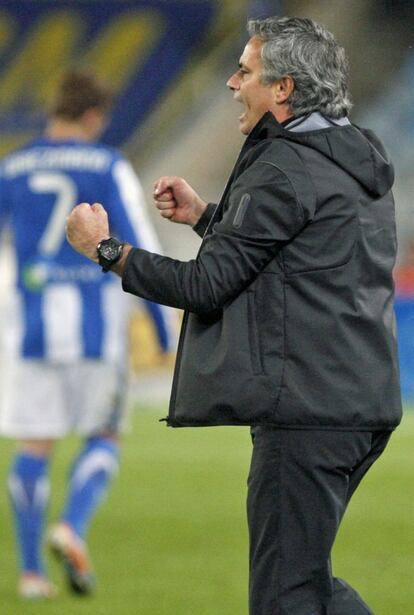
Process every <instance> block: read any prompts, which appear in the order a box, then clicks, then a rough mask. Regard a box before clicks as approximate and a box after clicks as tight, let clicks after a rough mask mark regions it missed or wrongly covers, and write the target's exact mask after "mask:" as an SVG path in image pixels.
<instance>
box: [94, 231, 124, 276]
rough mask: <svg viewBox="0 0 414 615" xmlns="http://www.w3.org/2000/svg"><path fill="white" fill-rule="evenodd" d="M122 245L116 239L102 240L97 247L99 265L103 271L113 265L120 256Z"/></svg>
mask: <svg viewBox="0 0 414 615" xmlns="http://www.w3.org/2000/svg"><path fill="white" fill-rule="evenodd" d="M122 248H123V244H122V243H121V242H119V241H118V240H117V239H114V238H113V237H110V238H109V239H104V240H103V241H101V242H100V244H99V245H98V246H97V252H98V258H99V263H100V265H101V266H102V267H103V269H104V270H107V269H108V267H110V266H111V265H112V264H113V263H115V262H116V261H117V260H118V259H119V257H120V256H121V254H122Z"/></svg>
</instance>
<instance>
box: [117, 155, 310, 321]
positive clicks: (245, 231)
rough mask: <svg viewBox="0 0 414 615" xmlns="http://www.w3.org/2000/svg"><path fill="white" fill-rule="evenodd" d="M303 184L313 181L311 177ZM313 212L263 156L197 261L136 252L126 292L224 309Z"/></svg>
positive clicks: (200, 309)
mask: <svg viewBox="0 0 414 615" xmlns="http://www.w3.org/2000/svg"><path fill="white" fill-rule="evenodd" d="M295 172H296V173H297V171H296V170H295ZM303 181H308V179H307V175H306V173H304V174H303ZM312 190H313V188H312V186H311V185H309V191H308V194H309V195H310V196H309V200H310V201H311V200H313V199H314V198H315V197H314V195H313V192H312ZM305 192H306V190H305ZM311 209H312V207H307V206H304V205H303V204H302V203H301V202H300V201H299V199H298V197H297V195H296V192H295V189H294V187H293V185H292V183H291V181H290V180H289V178H288V177H287V175H286V174H285V173H284V172H283V171H282V170H281V169H279V168H278V167H277V166H276V165H275V164H273V163H272V162H269V161H267V160H266V159H263V158H262V159H261V158H259V159H258V160H256V162H254V163H253V164H252V165H251V166H250V167H249V168H248V169H246V170H245V171H244V172H243V173H242V174H241V175H240V176H239V178H238V179H237V180H236V182H235V183H234V184H233V187H232V190H231V193H230V198H229V207H228V208H227V210H226V212H225V214H224V216H223V218H222V220H221V221H220V222H218V223H216V224H215V225H214V228H213V230H212V233H211V234H209V235H208V236H207V237H206V239H205V240H204V242H203V244H202V246H201V249H200V252H199V255H198V257H197V259H196V260H190V261H188V262H182V261H178V260H174V259H171V258H168V257H164V256H160V255H158V254H152V253H150V252H147V251H145V250H140V249H134V250H131V252H130V254H129V257H128V260H127V263H126V267H125V270H124V275H123V280H122V283H123V288H124V290H125V291H127V292H131V293H133V294H136V295H139V296H141V297H145V298H147V299H151V300H152V301H156V302H158V303H163V304H166V305H170V306H174V307H177V308H181V309H186V310H189V311H191V312H195V313H208V312H212V311H214V310H217V309H220V308H222V307H223V306H224V305H225V304H226V303H227V302H228V301H230V300H231V299H233V298H235V297H236V296H237V295H238V294H239V293H240V292H241V291H242V290H243V289H244V288H246V286H248V285H249V284H250V283H251V282H252V281H253V280H254V279H255V277H256V276H257V275H258V274H259V273H260V271H262V270H263V269H264V267H266V265H267V264H268V263H269V262H270V261H271V260H272V259H273V258H274V257H275V255H276V254H277V252H278V251H279V250H280V248H281V247H282V246H283V245H284V244H285V243H287V242H288V241H289V240H290V239H291V238H292V237H294V236H295V235H296V234H297V233H298V232H299V231H300V229H301V228H302V227H303V226H304V225H305V224H306V222H307V221H308V219H309V217H310V211H311Z"/></svg>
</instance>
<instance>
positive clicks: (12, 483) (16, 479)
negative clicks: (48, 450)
mask: <svg viewBox="0 0 414 615" xmlns="http://www.w3.org/2000/svg"><path fill="white" fill-rule="evenodd" d="M48 461H49V460H48V458H47V457H37V456H34V455H30V454H26V453H18V454H17V455H16V457H15V459H14V464H13V466H12V468H11V471H10V474H9V481H8V486H9V493H10V498H11V502H12V505H13V513H14V521H15V526H16V532H17V540H18V545H19V550H20V561H21V568H22V571H23V572H36V573H39V574H44V569H45V568H44V563H43V558H42V553H41V547H42V538H43V530H44V524H45V514H46V508H47V504H48V501H49V492H50V488H49V480H48V477H47V475H46V473H47V469H48Z"/></svg>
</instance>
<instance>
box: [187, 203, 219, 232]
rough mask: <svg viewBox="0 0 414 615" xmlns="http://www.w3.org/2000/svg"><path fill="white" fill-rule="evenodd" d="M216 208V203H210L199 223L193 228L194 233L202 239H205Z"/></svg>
mask: <svg viewBox="0 0 414 615" xmlns="http://www.w3.org/2000/svg"><path fill="white" fill-rule="evenodd" d="M216 207H217V205H216V203H208V204H207V207H206V209H205V211H204V213H203V215H202V216H201V218H200V220H199V221H198V222H197V224H195V225H194V226H193V231H195V232H196V233H197V235H199V236H200V237H204V233H205V232H206V230H207V227H208V225H209V223H210V220H211V218H212V217H213V214H214V212H215V210H216Z"/></svg>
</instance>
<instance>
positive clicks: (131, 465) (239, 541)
mask: <svg viewBox="0 0 414 615" xmlns="http://www.w3.org/2000/svg"><path fill="white" fill-rule="evenodd" d="M164 414H165V412H164V411H163V410H162V411H159V412H156V411H154V412H148V411H145V412H144V411H143V410H142V409H139V408H138V409H137V412H135V413H134V417H133V420H132V429H131V433H129V434H128V435H127V436H126V437H125V441H124V445H123V454H122V464H121V472H120V475H119V477H118V479H117V480H116V481H115V483H114V486H113V489H112V491H111V494H110V496H109V498H108V501H107V502H105V504H104V505H103V507H102V509H101V510H100V511H99V513H98V516H97V518H96V520H95V522H94V524H93V527H92V529H91V532H90V537H89V544H90V549H91V552H92V556H93V559H94V561H95V566H96V570H97V574H98V582H99V585H98V589H97V592H96V594H95V595H94V596H91V597H88V598H78V597H76V596H72V595H70V594H69V593H68V592H67V591H66V588H65V585H64V582H63V579H62V576H61V571H60V570H59V569H58V568H57V567H56V565H55V563H54V562H53V561H52V562H49V568H50V572H51V576H52V578H53V579H54V580H55V581H56V582H57V584H58V585H59V588H60V596H59V599H58V600H57V601H54V602H44V601H43V602H39V603H27V602H22V601H21V600H19V599H18V598H17V596H16V591H15V588H16V568H17V562H16V554H15V549H14V544H13V531H12V521H11V516H10V513H9V508H8V501H7V495H6V489H5V483H6V476H7V468H8V465H9V460H10V457H11V455H12V451H13V445H12V444H11V443H10V442H8V441H7V440H2V441H1V445H2V455H1V460H0V481H1V484H2V485H3V489H2V490H1V492H0V506H1V511H2V515H1V517H2V522H1V526H0V613H1V615H32V614H37V615H58V614H60V613H65V615H75V614H76V615H77V614H79V615H83V614H88V615H247V532H246V522H245V495H246V476H247V472H248V466H249V457H250V439H249V433H248V430H247V429H243V428H234V429H230V428H208V429H183V430H172V429H167V428H165V427H164V425H163V424H159V423H158V421H157V418H158V416H163V415H164ZM77 446H78V441H77V440H75V439H72V438H70V439H68V440H66V441H64V442H61V443H60V444H59V447H58V450H57V451H56V455H55V459H54V463H53V468H52V480H53V495H52V504H51V511H50V516H51V518H52V519H53V518H55V517H56V515H57V514H58V511H59V508H60V506H61V502H62V497H63V489H64V481H65V474H66V472H67V468H68V465H69V463H70V459H71V457H72V456H73V454H74V453H75V451H76V448H77ZM413 476H414V415H411V414H409V413H408V414H407V415H406V417H405V419H404V422H403V425H402V426H401V427H400V428H399V430H398V431H397V432H396V433H395V434H394V436H393V438H392V441H391V443H390V445H389V447H388V449H387V451H386V452H385V454H384V456H383V457H382V458H381V459H380V460H379V461H378V462H377V464H376V465H375V467H374V469H373V470H371V472H370V473H369V474H368V476H367V477H366V479H365V480H364V482H363V483H362V486H361V487H360V489H359V490H358V491H357V493H356V495H355V497H354V499H353V501H352V503H351V505H350V507H349V510H348V512H347V515H346V518H345V520H344V523H343V525H342V528H341V531H340V534H339V536H338V540H337V543H336V546H335V550H334V571H335V574H337V575H338V576H343V577H344V578H346V579H347V580H348V581H349V582H351V583H352V584H353V585H354V586H355V587H356V588H357V589H358V590H359V591H360V592H361V594H362V595H363V597H364V598H365V599H366V600H367V602H368V603H369V604H370V605H371V606H372V608H373V610H374V611H375V613H376V614H377V615H389V614H390V613H401V614H403V613H404V614H405V613H410V612H411V610H412V605H413V604H414V584H413V583H412V579H413V577H414V557H413V554H414V498H413V496H412V493H413V488H412V483H413V480H412V477H413Z"/></svg>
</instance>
